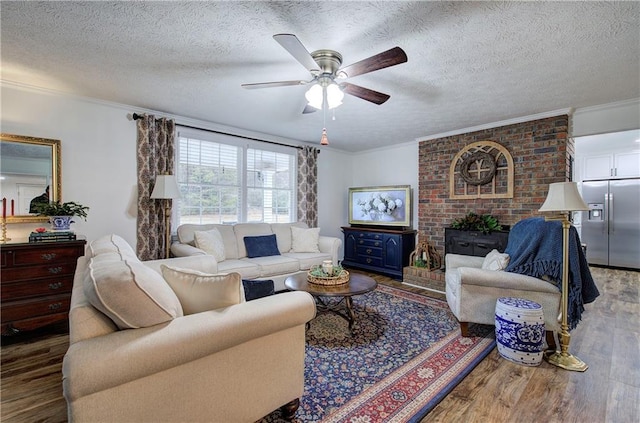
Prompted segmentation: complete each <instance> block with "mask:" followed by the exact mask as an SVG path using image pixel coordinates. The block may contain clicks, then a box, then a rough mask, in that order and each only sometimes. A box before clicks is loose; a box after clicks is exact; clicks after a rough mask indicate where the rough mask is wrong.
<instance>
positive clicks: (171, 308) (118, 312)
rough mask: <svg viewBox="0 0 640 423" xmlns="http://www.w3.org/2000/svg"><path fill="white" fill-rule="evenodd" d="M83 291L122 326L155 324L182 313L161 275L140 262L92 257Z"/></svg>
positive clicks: (130, 327)
mask: <svg viewBox="0 0 640 423" xmlns="http://www.w3.org/2000/svg"><path fill="white" fill-rule="evenodd" d="M84 293H85V295H86V297H87V300H88V301H89V302H90V303H91V305H93V306H94V307H95V308H97V309H98V310H100V311H101V312H103V313H104V314H106V315H107V316H108V317H109V318H110V319H111V320H113V322H114V323H115V324H116V325H117V326H118V327H119V328H120V329H136V328H143V327H148V326H154V325H157V324H159V323H164V322H167V321H169V320H172V319H174V318H176V317H180V316H182V315H183V311H182V307H181V305H180V301H179V300H178V297H177V296H176V294H174V293H173V291H172V290H171V287H169V285H168V284H167V283H166V282H165V281H164V279H162V276H160V274H158V273H157V272H155V271H153V270H152V269H150V268H149V267H147V266H145V265H144V264H142V263H140V262H138V261H129V260H125V261H111V260H101V256H99V257H96V258H93V259H92V260H91V261H90V263H89V266H88V271H87V272H85V274H84Z"/></svg>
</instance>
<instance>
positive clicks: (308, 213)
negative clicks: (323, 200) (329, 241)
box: [298, 146, 320, 228]
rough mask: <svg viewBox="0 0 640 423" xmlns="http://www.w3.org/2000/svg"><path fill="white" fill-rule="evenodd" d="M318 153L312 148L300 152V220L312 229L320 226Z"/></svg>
mask: <svg viewBox="0 0 640 423" xmlns="http://www.w3.org/2000/svg"><path fill="white" fill-rule="evenodd" d="M318 153H320V150H318V149H317V148H315V147H311V146H304V147H302V149H300V150H298V220H299V221H302V222H306V223H307V225H309V227H310V228H315V227H317V226H318Z"/></svg>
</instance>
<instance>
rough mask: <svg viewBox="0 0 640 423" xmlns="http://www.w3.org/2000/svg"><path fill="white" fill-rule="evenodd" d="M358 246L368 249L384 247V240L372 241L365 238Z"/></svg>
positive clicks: (360, 240) (359, 241)
mask: <svg viewBox="0 0 640 423" xmlns="http://www.w3.org/2000/svg"><path fill="white" fill-rule="evenodd" d="M358 245H363V246H367V247H378V248H380V247H381V246H382V238H380V239H377V238H376V239H371V238H363V239H359V240H358Z"/></svg>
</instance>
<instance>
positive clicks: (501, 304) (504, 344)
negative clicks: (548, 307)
mask: <svg viewBox="0 0 640 423" xmlns="http://www.w3.org/2000/svg"><path fill="white" fill-rule="evenodd" d="M495 323H496V342H497V344H498V352H499V353H500V355H501V356H502V357H503V358H506V359H507V360H509V361H513V362H514V363H518V364H523V365H525V366H538V365H539V364H540V363H541V362H542V354H543V342H544V333H545V327H544V314H543V311H542V306H541V305H540V304H538V303H536V302H534V301H530V300H526V299H524V298H513V297H502V298H498V301H497V302H496V318H495Z"/></svg>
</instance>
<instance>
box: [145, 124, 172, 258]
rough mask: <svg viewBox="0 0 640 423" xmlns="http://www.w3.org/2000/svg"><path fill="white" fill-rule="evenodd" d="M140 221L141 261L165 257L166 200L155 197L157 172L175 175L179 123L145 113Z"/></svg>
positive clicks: (158, 173)
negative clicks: (153, 194)
mask: <svg viewBox="0 0 640 423" xmlns="http://www.w3.org/2000/svg"><path fill="white" fill-rule="evenodd" d="M137 122H138V123H137V126H138V139H137V151H136V155H137V163H138V221H137V228H136V237H137V248H136V254H137V255H138V258H139V259H140V260H155V259H160V258H164V254H165V245H164V243H165V231H166V229H165V220H164V207H163V206H164V205H163V204H162V202H163V201H164V200H152V199H150V198H149V197H150V196H151V192H152V191H153V185H154V184H155V180H156V175H162V174H173V162H174V154H173V151H174V144H175V138H176V126H175V122H174V121H173V120H172V119H166V118H162V119H156V118H155V116H153V115H146V114H145V115H143V117H142V118H140V119H138V121H137Z"/></svg>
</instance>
